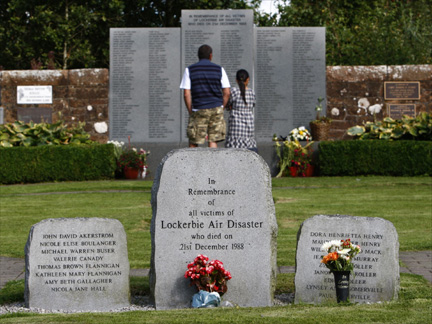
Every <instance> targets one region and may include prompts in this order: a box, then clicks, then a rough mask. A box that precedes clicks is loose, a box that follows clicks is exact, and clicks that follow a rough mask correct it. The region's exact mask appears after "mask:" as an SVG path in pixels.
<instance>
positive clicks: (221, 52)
mask: <svg viewBox="0 0 432 324" xmlns="http://www.w3.org/2000/svg"><path fill="white" fill-rule="evenodd" d="M253 28H254V27H253V10H182V51H181V53H182V56H181V62H182V75H183V72H184V69H185V68H186V67H188V66H189V65H191V64H193V63H196V62H198V48H199V47H200V46H201V45H203V44H207V45H210V46H211V47H212V49H213V60H212V62H214V63H216V64H219V65H221V66H222V67H223V68H224V69H225V71H226V73H227V75H228V78H229V80H230V83H231V86H232V87H234V86H237V84H236V81H235V75H236V72H237V70H239V69H246V70H247V71H248V72H249V74H250V76H251V83H250V85H249V86H250V87H252V88H253V85H254V82H255V81H254V80H255V78H254V77H253V68H254V63H253V62H254V58H253V55H254V30H253ZM179 84H180V83H179ZM178 86H179V85H177V88H178ZM182 114H183V131H182V133H181V136H182V141H184V142H187V141H188V139H187V136H186V126H187V121H188V117H189V116H188V113H187V109H186V106H185V105H184V102H183V101H182Z"/></svg>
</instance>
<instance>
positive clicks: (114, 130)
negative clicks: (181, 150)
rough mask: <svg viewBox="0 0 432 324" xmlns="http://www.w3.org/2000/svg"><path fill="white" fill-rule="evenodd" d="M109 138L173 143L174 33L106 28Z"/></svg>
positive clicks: (176, 114)
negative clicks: (108, 53)
mask: <svg viewBox="0 0 432 324" xmlns="http://www.w3.org/2000/svg"><path fill="white" fill-rule="evenodd" d="M110 39H111V43H110V91H109V96H110V110H109V115H110V130H111V131H110V138H111V139H115V140H119V141H124V142H126V141H127V139H128V136H129V135H130V136H131V137H132V138H133V140H135V141H139V142H177V141H178V140H179V135H180V92H179V90H178V86H179V84H180V65H179V55H180V29H179V28H112V29H111V30H110Z"/></svg>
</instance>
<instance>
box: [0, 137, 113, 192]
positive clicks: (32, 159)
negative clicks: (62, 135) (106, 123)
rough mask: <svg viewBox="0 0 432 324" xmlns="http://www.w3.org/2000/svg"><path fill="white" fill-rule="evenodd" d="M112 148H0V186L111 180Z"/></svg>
mask: <svg viewBox="0 0 432 324" xmlns="http://www.w3.org/2000/svg"><path fill="white" fill-rule="evenodd" d="M115 161H116V160H115V156H114V145H112V144H107V145H103V144H91V145H45V146H35V147H24V146H18V147H10V148H0V183H2V184H13V183H32V182H48V181H83V180H101V179H111V178H114V171H115V169H116V162H115Z"/></svg>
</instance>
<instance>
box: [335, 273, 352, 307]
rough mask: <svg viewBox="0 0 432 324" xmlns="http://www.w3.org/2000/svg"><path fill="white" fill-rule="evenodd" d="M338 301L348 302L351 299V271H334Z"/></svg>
mask: <svg viewBox="0 0 432 324" xmlns="http://www.w3.org/2000/svg"><path fill="white" fill-rule="evenodd" d="M333 275H334V281H335V288H336V299H337V302H338V303H340V302H347V301H348V299H349V280H350V279H349V278H350V271H333Z"/></svg>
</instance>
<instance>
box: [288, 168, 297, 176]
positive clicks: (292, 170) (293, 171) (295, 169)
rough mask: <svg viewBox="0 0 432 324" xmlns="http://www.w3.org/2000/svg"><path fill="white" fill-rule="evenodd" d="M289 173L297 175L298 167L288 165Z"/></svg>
mask: <svg viewBox="0 0 432 324" xmlns="http://www.w3.org/2000/svg"><path fill="white" fill-rule="evenodd" d="M290 174H291V177H297V174H298V167H296V166H292V167H290Z"/></svg>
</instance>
